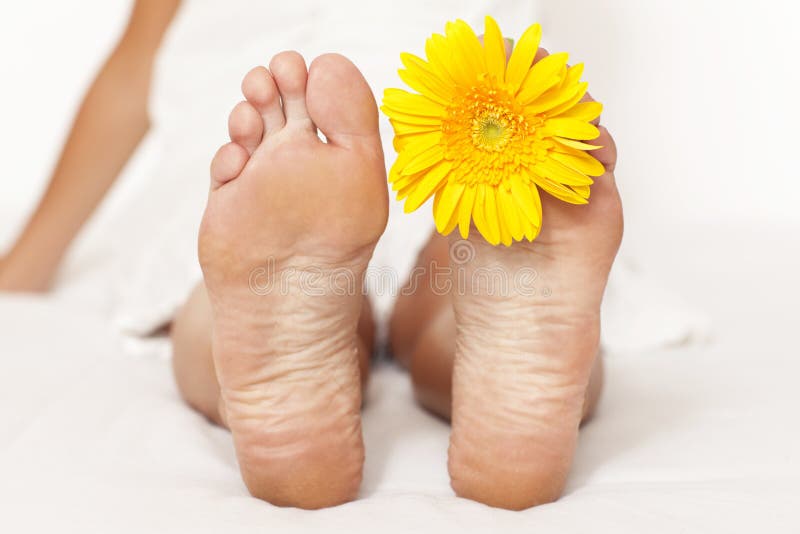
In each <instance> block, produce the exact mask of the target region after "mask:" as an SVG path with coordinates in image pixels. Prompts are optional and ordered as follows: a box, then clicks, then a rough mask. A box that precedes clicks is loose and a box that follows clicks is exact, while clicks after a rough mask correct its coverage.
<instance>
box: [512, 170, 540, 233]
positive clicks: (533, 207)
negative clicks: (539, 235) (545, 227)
mask: <svg viewBox="0 0 800 534" xmlns="http://www.w3.org/2000/svg"><path fill="white" fill-rule="evenodd" d="M511 193H512V194H513V195H514V202H516V204H517V206H518V207H519V209H520V212H521V213H522V214H523V215H525V217H526V218H527V219H528V221H529V222H530V223H531V224H532V225H534V226H541V224H542V203H541V200H540V199H539V194H538V193H537V192H536V189H535V188H534V189H531V187H530V186H529V185H527V184H525V183H523V181H522V178H521V177H520V176H514V177H512V178H511Z"/></svg>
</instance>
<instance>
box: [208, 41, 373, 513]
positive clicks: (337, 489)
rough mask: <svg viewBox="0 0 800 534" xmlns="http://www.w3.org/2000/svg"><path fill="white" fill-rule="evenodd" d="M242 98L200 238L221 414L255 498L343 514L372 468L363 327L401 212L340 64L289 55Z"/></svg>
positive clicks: (358, 93) (361, 88)
mask: <svg viewBox="0 0 800 534" xmlns="http://www.w3.org/2000/svg"><path fill="white" fill-rule="evenodd" d="M242 91H243V93H244V95H245V97H246V98H247V101H246V102H242V103H240V104H239V105H237V106H236V108H235V109H234V110H233V112H232V113H231V118H230V134H231V140H232V142H231V143H229V144H227V145H224V146H223V147H221V148H220V149H219V151H218V152H217V155H216V156H215V158H214V161H213V163H212V165H211V182H212V183H211V192H210V194H209V200H208V206H207V208H206V212H205V215H204V218H203V223H202V226H201V230H200V239H199V255H200V263H201V265H202V267H203V273H204V277H205V283H206V287H207V289H208V294H209V298H210V302H211V306H212V310H213V313H212V315H213V343H212V350H213V355H214V363H215V367H216V372H217V377H218V379H219V382H220V388H221V395H220V396H221V404H222V406H221V407H220V412H221V416H222V418H223V419H224V421H225V422H226V424H227V425H228V427H229V428H230V429H231V432H232V434H233V440H234V444H235V447H236V453H237V456H238V459H239V464H240V468H241V472H242V476H243V478H244V481H245V483H246V484H247V487H248V489H249V490H250V492H251V493H252V494H253V495H254V496H256V497H259V498H261V499H264V500H267V501H269V502H271V503H273V504H277V505H283V506H297V507H302V508H320V507H325V506H332V505H336V504H340V503H343V502H346V501H348V500H351V499H353V498H354V497H355V496H356V494H357V492H358V488H359V484H360V482H361V472H362V464H363V459H364V448H363V443H362V437H361V422H360V415H359V410H360V404H361V390H360V387H359V366H358V345H357V335H356V328H357V325H358V319H359V314H360V311H361V307H362V295H361V283H362V280H363V274H364V272H365V269H366V267H367V262H368V261H369V259H370V257H371V255H372V251H373V248H374V246H375V243H376V242H377V240H378V238H379V237H380V235H381V234H382V233H383V230H384V227H385V225H386V217H387V213H388V208H387V191H386V175H385V168H384V162H383V153H382V149H381V143H380V139H379V136H378V114H377V108H376V105H375V101H374V99H373V96H372V93H371V91H370V89H369V87H368V86H367V84H366V82H365V81H364V79H363V77H362V76H361V73H360V72H359V71H358V69H356V67H355V66H354V65H353V64H352V63H350V62H349V61H348V60H347V59H345V58H344V57H342V56H338V55H333V54H331V55H324V56H321V57H319V58H317V59H316V60H315V61H314V62H313V63H312V64H311V67H310V69H309V70H308V71H307V70H306V66H305V62H304V61H303V58H302V57H301V56H300V55H299V54H297V53H295V52H284V53H281V54H278V55H277V56H275V57H274V58H273V59H272V62H271V63H270V69H269V70H267V69H265V68H263V67H258V68H255V69H253V70H252V71H251V72H250V73H249V74H248V75H247V76H246V77H245V79H244V81H243V83H242ZM317 128H319V130H320V131H322V132H323V133H324V134H325V136H326V138H327V140H328V142H327V143H325V142H323V141H321V140H320V139H319V137H318V136H317ZM268 280H271V281H273V282H274V284H273V285H272V286H270V285H269V283H268Z"/></svg>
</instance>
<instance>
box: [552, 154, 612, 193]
mask: <svg viewBox="0 0 800 534" xmlns="http://www.w3.org/2000/svg"><path fill="white" fill-rule="evenodd" d="M550 157H551V158H553V159H554V160H556V161H558V162H559V163H561V164H563V165H566V166H567V167H569V168H571V169H574V170H576V171H577V172H580V173H583V174H586V175H588V176H602V175H603V174H605V172H606V168H605V166H603V164H602V163H600V162H599V161H597V159H595V158H594V157H592V156H590V155H589V154H587V153H585V152H578V151H575V152H572V153H564V152H557V151H553V152H551V153H550ZM587 185H588V184H587Z"/></svg>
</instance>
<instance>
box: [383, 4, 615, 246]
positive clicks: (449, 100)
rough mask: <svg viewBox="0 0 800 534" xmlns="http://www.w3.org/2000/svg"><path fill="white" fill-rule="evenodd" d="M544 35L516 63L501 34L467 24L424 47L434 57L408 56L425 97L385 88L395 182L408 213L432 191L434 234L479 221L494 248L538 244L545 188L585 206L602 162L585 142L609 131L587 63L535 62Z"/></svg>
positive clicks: (405, 72)
mask: <svg viewBox="0 0 800 534" xmlns="http://www.w3.org/2000/svg"><path fill="white" fill-rule="evenodd" d="M541 35H542V29H541V27H540V26H539V25H538V24H534V25H533V26H531V27H530V28H528V29H527V30H526V31H525V33H524V34H523V35H522V37H521V38H520V40H519V42H518V43H517V45H516V47H515V48H514V50H513V52H512V54H511V57H510V58H508V62H506V49H505V45H504V42H503V36H502V34H501V33H500V28H499V27H498V26H497V23H496V22H495V21H494V19H492V18H491V17H486V29H485V33H484V38H483V40H484V44H481V42H480V41H479V40H478V37H477V36H476V35H475V32H474V31H472V28H470V27H469V25H468V24H467V23H465V22H464V21H461V20H458V21H456V22H450V23H448V24H447V25H446V27H445V35H439V34H434V35H433V36H432V37H431V38H430V39H428V41H427V43H426V45H425V54H426V56H427V61H425V60H423V59H422V58H419V57H417V56H414V55H412V54H406V53H404V54H401V56H400V58H401V60H402V62H403V65H404V66H405V69H401V70H400V71H399V73H400V78H401V79H402V80H403V81H404V82H405V83H407V84H408V85H409V86H410V87H411V88H413V89H415V90H416V91H418V92H419V94H415V93H410V92H408V91H404V90H402V89H387V90H386V92H385V93H384V98H383V106H382V108H381V109H382V110H383V111H384V113H386V115H388V116H389V118H390V120H391V123H392V126H393V127H394V131H395V139H394V147H395V150H397V152H398V156H397V161H396V162H395V164H394V165H393V166H392V169H391V171H390V173H389V182H390V183H391V184H392V188H393V189H394V190H395V191H397V199H398V200H403V199H405V211H406V213H410V212H412V211H414V210H416V209H417V208H419V207H420V206H421V205H422V204H423V203H425V201H427V200H428V199H429V198H430V197H431V195H434V201H433V216H434V220H435V221H436V228H437V230H438V231H439V232H441V233H443V234H445V235H447V234H449V233H450V232H452V231H453V230H454V229H455V227H456V226H458V227H459V230H460V232H461V236H462V237H464V238H466V237H468V235H469V230H470V224H471V222H473V221H474V223H475V227H476V228H477V229H478V231H479V232H480V233H481V235H482V236H483V237H484V238H485V239H486V240H487V241H488V242H489V243H492V244H494V245H496V244H498V243H503V244H505V245H510V244H511V243H512V241H520V240H522V239H523V237H524V238H526V239H527V240H529V241H533V240H534V239H535V238H536V236H537V235H538V234H539V230H540V229H541V226H542V206H541V201H540V198H539V191H538V189H537V186H538V187H539V188H541V189H543V190H544V191H546V192H547V193H549V194H551V195H553V196H554V197H556V198H559V199H561V200H563V201H565V202H569V203H572V204H585V203H587V202H588V200H587V199H588V198H589V186H590V185H591V184H592V178H591V177H592V176H600V175H602V174H603V173H604V172H605V170H604V168H603V165H602V164H601V163H600V162H599V161H597V160H596V159H595V158H594V157H592V156H591V155H589V154H588V153H586V152H585V151H586V150H592V149H595V148H599V147H597V146H594V145H589V144H586V143H584V142H583V141H586V140H590V139H595V138H596V137H597V136H598V135H599V131H598V130H597V128H596V127H595V126H594V125H593V124H591V121H592V120H594V119H596V118H597V117H599V116H600V112H601V111H602V105H601V104H599V103H598V102H581V99H582V98H583V96H584V95H585V94H586V89H587V86H588V84H587V83H585V82H581V81H580V77H581V74H582V72H583V65H582V64H579V65H575V66H572V67H569V66H567V54H564V53H561V54H552V55H549V56H547V57H545V58H544V59H542V60H541V61H539V62H537V63H536V64H535V65H532V64H533V59H534V56H535V55H536V52H537V50H538V49H539V41H540V39H541Z"/></svg>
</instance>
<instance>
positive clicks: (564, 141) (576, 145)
mask: <svg viewBox="0 0 800 534" xmlns="http://www.w3.org/2000/svg"><path fill="white" fill-rule="evenodd" d="M551 139H552V140H553V141H556V142H557V143H560V144H562V145H564V146H568V147H570V148H575V149H577V150H597V149H598V148H603V147H602V146H601V145H590V144H588V143H581V142H580V141H575V140H573V139H565V138H564V137H552V138H551Z"/></svg>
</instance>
